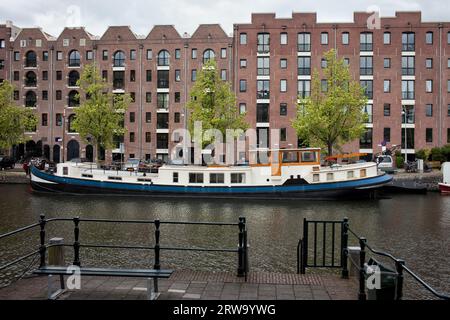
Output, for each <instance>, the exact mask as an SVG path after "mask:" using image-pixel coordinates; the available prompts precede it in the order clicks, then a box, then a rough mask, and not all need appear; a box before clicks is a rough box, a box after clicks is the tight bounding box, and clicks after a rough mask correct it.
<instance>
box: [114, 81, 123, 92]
mask: <svg viewBox="0 0 450 320" xmlns="http://www.w3.org/2000/svg"><path fill="white" fill-rule="evenodd" d="M113 88H114V90H124V89H125V81H124V80H123V79H115V80H114V81H113Z"/></svg>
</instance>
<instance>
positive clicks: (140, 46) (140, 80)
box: [138, 44, 144, 159]
mask: <svg viewBox="0 0 450 320" xmlns="http://www.w3.org/2000/svg"><path fill="white" fill-rule="evenodd" d="M143 48H144V45H143V44H139V120H138V121H139V131H138V132H139V137H138V139H139V159H142V148H143V146H142V109H143V107H142V50H143Z"/></svg>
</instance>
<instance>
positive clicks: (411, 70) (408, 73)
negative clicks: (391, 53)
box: [402, 68, 416, 76]
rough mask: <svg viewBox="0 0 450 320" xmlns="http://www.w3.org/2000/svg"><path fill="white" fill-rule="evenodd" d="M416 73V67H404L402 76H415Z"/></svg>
mask: <svg viewBox="0 0 450 320" xmlns="http://www.w3.org/2000/svg"><path fill="white" fill-rule="evenodd" d="M415 73H416V68H402V76H413V75H414V74H415Z"/></svg>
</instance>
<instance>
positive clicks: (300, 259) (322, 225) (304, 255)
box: [297, 218, 450, 300]
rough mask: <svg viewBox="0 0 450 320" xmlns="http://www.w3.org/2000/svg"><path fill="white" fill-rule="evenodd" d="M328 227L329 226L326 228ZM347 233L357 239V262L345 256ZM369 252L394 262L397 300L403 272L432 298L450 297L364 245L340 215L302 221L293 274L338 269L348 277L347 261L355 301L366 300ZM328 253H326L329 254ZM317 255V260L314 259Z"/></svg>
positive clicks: (401, 294)
mask: <svg viewBox="0 0 450 320" xmlns="http://www.w3.org/2000/svg"><path fill="white" fill-rule="evenodd" d="M310 225H312V226H313V228H311V227H310ZM336 225H338V226H339V225H340V228H338V229H339V230H335V229H336V228H335V227H336ZM328 226H331V228H332V240H331V247H332V248H333V249H332V251H331V252H332V253H331V254H332V259H331V261H332V263H331V264H329V263H326V256H327V246H326V243H327V242H328V241H327V238H326V235H327V232H326V230H327V227H328ZM310 229H312V231H313V233H312V235H311V234H310ZM320 230H322V235H323V239H322V246H323V248H321V249H322V250H323V251H322V255H321V256H319V255H318V250H319V247H318V245H317V242H318V241H317V239H318V231H320ZM328 230H329V229H328ZM336 231H340V233H341V234H340V239H341V242H340V244H339V248H340V252H341V255H340V260H339V261H338V262H336V263H334V257H335V256H334V248H335V247H336V246H337V245H336V241H335V238H336V236H335V232H336ZM349 235H352V236H354V237H355V238H356V239H357V240H358V242H359V250H360V251H359V261H356V262H355V261H353V259H351V257H350V256H349V247H348V244H349ZM310 238H312V239H314V240H313V245H314V246H313V248H312V251H313V253H314V255H313V263H310V260H311V259H310V256H309V252H310V249H309V239H310ZM369 252H371V253H372V254H374V255H378V256H382V257H385V258H388V259H390V260H392V261H393V262H394V264H395V269H396V278H397V281H396V284H395V286H396V288H395V292H396V293H395V299H396V300H401V299H402V298H403V283H404V275H405V272H406V273H408V274H409V275H410V276H411V277H412V278H413V279H414V280H415V281H417V282H418V283H419V284H420V285H422V287H424V288H425V289H426V290H427V291H428V292H430V293H431V294H433V295H434V296H435V297H437V298H440V299H444V300H450V296H449V295H447V294H443V293H439V292H437V291H436V290H435V289H434V288H432V287H431V286H430V285H429V284H427V283H426V282H425V281H424V280H422V279H421V278H420V277H419V276H418V275H416V274H415V273H414V272H413V271H412V270H411V269H409V268H408V267H407V266H406V263H405V261H404V260H402V259H398V258H396V257H394V256H393V255H391V254H389V253H386V252H383V251H379V250H375V249H373V248H372V247H371V246H369V245H368V243H367V239H366V238H364V237H360V236H358V235H357V234H356V233H355V232H354V231H353V230H352V229H350V227H349V220H348V218H344V219H343V220H342V221H308V220H306V219H304V221H303V239H300V241H299V243H298V247H297V273H301V274H305V273H306V268H342V277H343V278H348V276H349V271H348V261H350V262H351V263H352V264H353V265H354V266H355V267H356V269H357V270H358V273H359V276H358V277H359V292H358V298H359V300H366V299H367V294H366V277H367V273H366V267H367V262H366V258H367V255H368V253H369ZM329 254H330V253H328V255H329ZM318 257H319V258H320V257H321V259H318Z"/></svg>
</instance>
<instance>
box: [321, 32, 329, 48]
mask: <svg viewBox="0 0 450 320" xmlns="http://www.w3.org/2000/svg"><path fill="white" fill-rule="evenodd" d="M320 44H323V45H327V44H328V32H322V33H321V34H320Z"/></svg>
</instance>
